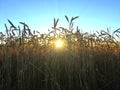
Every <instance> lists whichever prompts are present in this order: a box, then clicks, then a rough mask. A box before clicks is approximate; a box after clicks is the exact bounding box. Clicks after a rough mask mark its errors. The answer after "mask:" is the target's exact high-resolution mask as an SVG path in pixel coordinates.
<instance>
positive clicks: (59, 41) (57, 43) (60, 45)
mask: <svg viewBox="0 0 120 90" xmlns="http://www.w3.org/2000/svg"><path fill="white" fill-rule="evenodd" d="M55 46H56V48H61V47H63V41H62V40H57V41H56V42H55Z"/></svg>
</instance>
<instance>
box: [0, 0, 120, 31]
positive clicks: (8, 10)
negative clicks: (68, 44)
mask: <svg viewBox="0 0 120 90" xmlns="http://www.w3.org/2000/svg"><path fill="white" fill-rule="evenodd" d="M65 15H67V16H68V17H70V18H71V17H74V16H79V18H78V19H76V20H75V23H74V24H75V26H79V28H80V29H81V30H82V31H83V32H86V31H88V32H90V31H91V32H93V31H96V30H97V31H99V30H101V29H103V30H106V28H107V27H110V28H111V29H112V30H115V29H117V28H120V0H0V32H1V31H5V27H4V23H6V24H7V25H8V26H9V23H8V22H7V19H10V20H11V21H12V22H13V23H14V24H15V25H16V26H18V25H19V22H20V21H21V22H25V23H27V24H28V25H29V26H30V28H31V29H32V30H37V31H40V32H41V33H44V32H47V30H48V28H51V27H52V25H53V19H54V18H59V19H60V21H59V23H58V26H64V27H67V21H66V19H65V17H64V16H65Z"/></svg>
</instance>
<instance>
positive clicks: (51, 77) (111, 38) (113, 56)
mask: <svg viewBox="0 0 120 90" xmlns="http://www.w3.org/2000/svg"><path fill="white" fill-rule="evenodd" d="M65 18H66V20H67V22H68V25H69V26H68V28H64V27H57V24H58V22H59V19H54V24H53V27H52V28H51V29H49V30H48V33H46V34H41V33H40V32H38V31H33V32H32V31H31V29H30V28H29V26H28V25H27V24H26V23H24V22H20V24H22V25H23V29H21V28H20V26H18V27H16V26H15V25H14V24H13V23H12V22H11V21H10V20H8V22H9V23H10V25H11V26H10V27H9V28H8V27H7V25H6V24H5V28H6V34H3V33H2V32H0V90H119V89H120V43H119V40H120V28H119V29H117V30H115V31H114V32H113V33H112V34H111V33H110V31H109V29H108V28H107V31H104V30H101V31H100V32H97V31H96V33H93V34H91V33H90V34H89V33H87V32H85V33H84V32H81V31H80V29H79V28H78V27H76V29H75V27H74V20H75V19H77V18H78V16H77V17H72V18H71V19H69V18H68V17H67V16H65Z"/></svg>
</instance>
